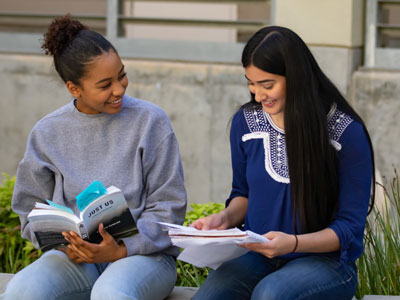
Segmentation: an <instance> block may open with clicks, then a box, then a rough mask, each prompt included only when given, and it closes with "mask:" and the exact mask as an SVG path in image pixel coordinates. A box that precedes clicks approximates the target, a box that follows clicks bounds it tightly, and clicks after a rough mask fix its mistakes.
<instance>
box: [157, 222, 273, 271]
mask: <svg viewBox="0 0 400 300" xmlns="http://www.w3.org/2000/svg"><path fill="white" fill-rule="evenodd" d="M158 223H159V224H160V225H161V226H163V227H164V228H165V229H167V230H168V235H169V236H170V238H171V241H172V244H173V245H175V246H178V247H181V248H184V250H183V251H182V252H181V254H180V255H179V256H178V259H180V260H182V261H185V262H188V263H190V264H193V265H195V266H197V267H211V268H213V269H216V268H218V267H219V265H221V264H222V263H223V262H225V261H228V260H231V259H234V258H236V257H239V256H241V255H243V254H245V253H246V252H247V251H249V250H248V249H245V248H242V247H239V246H238V244H241V243H265V242H268V241H269V240H268V239H267V238H265V237H264V236H262V235H259V234H257V233H254V232H252V231H241V230H240V229H238V228H232V229H226V230H197V229H195V228H192V227H187V226H180V225H176V224H170V223H163V222H158Z"/></svg>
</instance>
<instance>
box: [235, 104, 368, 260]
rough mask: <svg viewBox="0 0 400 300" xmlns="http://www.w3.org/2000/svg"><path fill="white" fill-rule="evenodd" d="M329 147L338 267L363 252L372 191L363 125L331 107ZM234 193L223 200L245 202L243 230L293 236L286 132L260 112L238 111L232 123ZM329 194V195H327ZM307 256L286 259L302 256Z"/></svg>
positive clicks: (329, 254) (258, 109)
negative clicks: (333, 161)
mask: <svg viewBox="0 0 400 300" xmlns="http://www.w3.org/2000/svg"><path fill="white" fill-rule="evenodd" d="M327 118H328V132H329V137H330V141H331V144H332V146H333V147H334V148H335V149H336V151H338V161H339V176H340V178H339V204H338V211H337V213H336V216H335V218H334V221H333V223H332V224H331V225H330V226H329V228H331V229H332V230H334V232H335V233H336V234H337V236H338V238H339V241H340V251H338V252H333V253H325V254H318V255H327V256H331V257H332V256H333V257H336V258H337V259H340V261H341V262H342V263H347V262H349V261H355V260H356V259H357V258H358V257H359V256H360V255H361V253H362V251H363V234H364V227H365V222H366V216H367V211H368V204H369V199H370V191H371V177H372V176H371V175H372V161H371V152H370V148H369V144H368V139H367V136H366V133H365V131H364V129H363V127H362V125H361V124H360V123H359V122H357V121H355V120H353V119H352V118H351V117H350V116H348V115H346V114H345V113H343V112H341V111H340V110H338V109H337V108H336V106H334V107H332V109H331V111H330V112H329V114H328V116H327ZM230 142H231V154H232V168H233V182H232V191H231V194H230V196H229V198H228V200H227V205H228V204H229V202H230V200H231V199H233V198H234V197H237V196H243V197H246V198H248V209H247V214H246V218H245V229H246V230H247V229H248V230H252V231H254V232H256V233H259V234H265V233H267V232H269V231H282V232H285V233H288V234H293V233H294V226H293V214H292V206H291V199H290V179H289V169H288V162H287V157H286V144H285V132H284V131H283V130H282V129H280V128H279V127H278V126H276V125H275V124H274V122H273V121H272V119H271V117H270V116H269V115H268V114H266V113H265V112H264V111H263V109H262V107H260V106H255V107H254V108H245V109H240V110H239V111H238V112H237V113H236V114H235V116H234V117H233V120H232V126H231V134H230ZM326 192H327V193H329V191H326ZM306 255H309V254H307V253H300V254H299V253H296V254H287V255H285V256H284V257H287V258H290V257H298V256H306Z"/></svg>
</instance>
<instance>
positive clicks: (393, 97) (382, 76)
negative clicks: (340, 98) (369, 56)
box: [350, 70, 400, 182]
mask: <svg viewBox="0 0 400 300" xmlns="http://www.w3.org/2000/svg"><path fill="white" fill-rule="evenodd" d="M399 95H400V72H388V71H386V72H385V71H376V70H375V71H374V70H359V71H356V72H354V74H353V78H352V87H351V97H350V99H351V103H352V105H353V106H354V107H355V108H356V109H357V111H358V112H359V113H360V115H361V117H362V118H363V119H364V121H365V123H366V125H367V127H368V130H369V132H370V135H371V139H372V143H373V145H374V148H375V149H374V150H375V160H376V167H377V168H378V169H379V170H380V172H381V174H382V177H383V182H387V181H388V180H390V179H392V178H393V176H394V168H396V169H397V171H400V118H399V114H400V99H399V98H400V96H399Z"/></svg>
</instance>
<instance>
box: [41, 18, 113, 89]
mask: <svg viewBox="0 0 400 300" xmlns="http://www.w3.org/2000/svg"><path fill="white" fill-rule="evenodd" d="M43 36H44V42H43V44H42V49H43V50H44V52H45V54H46V55H51V56H53V59H54V66H55V68H56V71H57V73H58V74H59V75H60V77H61V78H62V80H64V82H67V81H71V82H73V83H74V84H77V85H79V83H80V79H81V78H82V77H83V76H84V75H85V72H86V69H87V65H88V64H90V63H91V62H92V61H93V60H94V59H95V58H96V57H98V56H100V55H101V54H103V53H108V52H109V51H110V50H113V51H114V52H115V53H117V51H116V50H115V48H114V46H113V45H111V43H110V42H109V41H108V40H107V39H106V38H105V37H103V36H102V35H101V34H99V33H97V32H95V31H92V30H90V29H89V28H88V27H87V26H85V25H83V24H82V23H81V22H79V21H78V20H74V19H72V17H71V15H70V14H67V15H65V16H63V17H58V18H55V19H54V20H53V21H52V23H51V24H50V25H49V27H48V30H47V32H46V33H45V34H44V35H43Z"/></svg>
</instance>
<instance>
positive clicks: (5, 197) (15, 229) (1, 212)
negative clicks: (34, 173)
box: [0, 174, 42, 273]
mask: <svg viewBox="0 0 400 300" xmlns="http://www.w3.org/2000/svg"><path fill="white" fill-rule="evenodd" d="M3 176H4V179H3V182H2V184H1V185H0V272H2V273H16V272H17V271H19V270H21V269H22V268H24V267H25V266H27V265H29V264H30V263H31V262H33V261H35V260H36V259H37V258H39V256H40V255H41V254H42V253H41V251H38V250H36V249H35V248H34V246H33V244H32V243H31V242H29V241H28V240H25V239H23V238H22V237H21V232H20V230H21V226H20V223H19V218H18V215H17V214H16V213H14V212H13V211H12V210H11V198H12V193H13V189H14V183H15V177H10V176H9V175H8V174H3Z"/></svg>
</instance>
